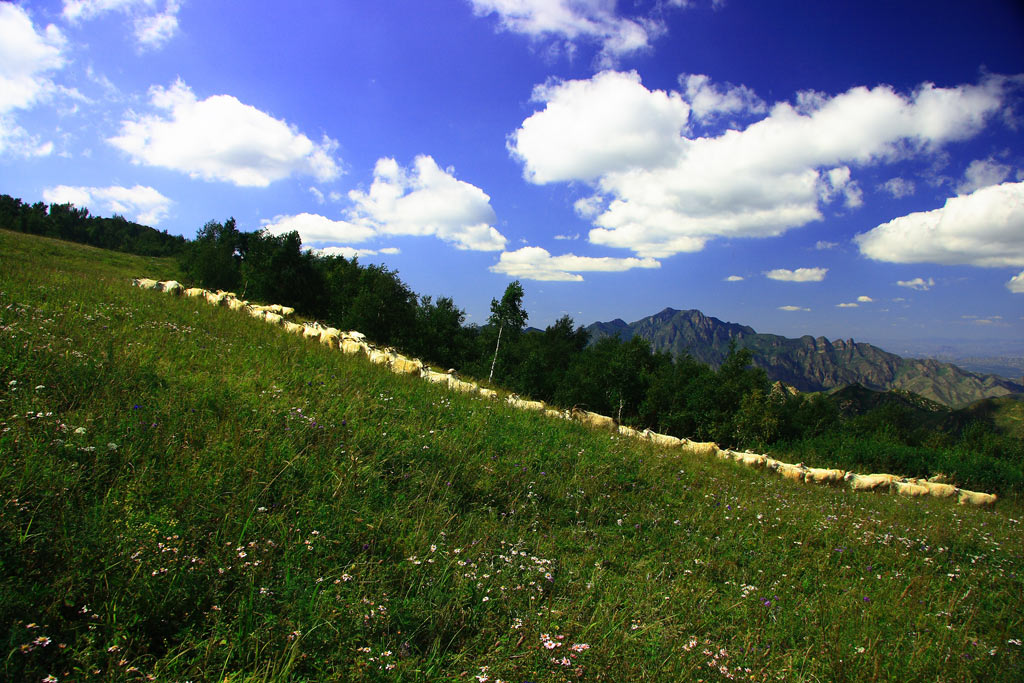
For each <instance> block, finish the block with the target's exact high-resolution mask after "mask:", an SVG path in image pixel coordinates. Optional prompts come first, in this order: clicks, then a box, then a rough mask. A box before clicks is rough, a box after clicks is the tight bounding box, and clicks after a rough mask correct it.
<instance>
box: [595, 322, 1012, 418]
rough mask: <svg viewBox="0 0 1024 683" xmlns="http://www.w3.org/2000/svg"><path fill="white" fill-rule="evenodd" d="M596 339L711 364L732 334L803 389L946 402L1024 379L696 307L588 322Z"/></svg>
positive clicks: (988, 394) (994, 392) (773, 371)
mask: <svg viewBox="0 0 1024 683" xmlns="http://www.w3.org/2000/svg"><path fill="white" fill-rule="evenodd" d="M585 329H586V330H587V331H588V332H589V333H590V341H591V343H594V342H596V341H598V340H600V339H602V338H604V337H610V336H616V335H617V336H619V337H620V338H621V339H622V340H623V341H625V340H628V339H630V338H632V337H634V336H639V337H642V338H644V339H646V340H648V341H649V342H650V343H651V346H652V348H653V349H654V350H656V351H665V352H669V353H671V354H672V355H675V356H678V355H683V354H689V355H690V356H691V357H693V358H694V359H696V360H699V361H702V362H704V363H707V364H708V365H711V366H713V367H718V366H719V365H721V363H722V361H723V360H724V359H725V357H726V355H727V354H728V352H729V346H730V344H731V343H732V341H733V340H735V342H736V345H737V347H738V348H746V349H749V350H750V352H751V354H752V356H753V362H754V364H755V365H756V366H758V367H761V368H764V370H765V371H766V372H767V373H768V377H769V378H770V379H771V380H772V381H782V382H785V383H786V384H789V385H791V386H794V387H796V388H797V389H799V390H800V391H827V390H829V389H834V388H837V387H842V386H846V385H850V384H861V385H863V386H864V387H866V388H869V389H873V390H877V391H887V390H890V389H901V390H905V391H911V392H914V393H916V394H919V395H921V396H924V397H925V398H928V399H931V400H933V401H938V402H939V403H942V404H944V405H948V406H951V407H962V406H965V405H968V404H970V403H972V402H974V401H977V400H981V399H983V398H992V397H997V396H1005V395H1009V394H1016V393H1022V392H1024V385H1022V384H1020V383H1017V382H1014V381H1011V380H1008V379H1006V378H1003V377H999V376H998V375H991V374H979V373H973V372H969V371H967V370H964V369H962V368H960V367H958V366H956V365H954V364H952V363H945V362H942V361H938V360H935V359H930V358H927V359H922V358H904V357H902V356H898V355H896V354H894V353H890V352H888V351H885V350H884V349H881V348H879V347H877V346H874V345H873V344H868V343H866V342H857V341H854V340H853V338H850V339H836V340H834V341H830V340H828V339H827V338H825V337H823V336H819V337H813V336H811V335H803V336H801V337H798V338H791V337H784V336H781V335H776V334H768V333H761V332H757V331H756V330H754V328H752V327H750V326H749V325H741V324H739V323H732V322H724V321H722V320H719V319H718V318H715V317H713V316H708V315H705V314H704V313H703V312H701V311H699V310H697V309H688V310H678V309H674V308H671V307H666V308H664V309H663V310H661V311H659V312H658V313H655V314H653V315H649V316H647V317H645V318H641V319H640V320H637V321H634V322H632V323H626V322H625V321H623V320H622V319H621V318H616V319H615V320H612V321H609V322H596V323H592V324H591V325H589V326H587V327H586V328H585Z"/></svg>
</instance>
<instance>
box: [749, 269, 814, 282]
mask: <svg viewBox="0 0 1024 683" xmlns="http://www.w3.org/2000/svg"><path fill="white" fill-rule="evenodd" d="M827 272H828V268H797V269H796V270H790V269H788V268H776V269H774V270H768V271H765V274H764V276H765V277H766V278H768V279H769V280H779V281H780V282H821V281H822V280H824V279H825V273H827Z"/></svg>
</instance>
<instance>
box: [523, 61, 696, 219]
mask: <svg viewBox="0 0 1024 683" xmlns="http://www.w3.org/2000/svg"><path fill="white" fill-rule="evenodd" d="M533 101H535V102H543V103H544V105H545V106H544V109H543V110H541V111H539V112H537V113H535V114H533V115H532V116H530V117H529V118H527V119H526V120H525V121H523V123H522V126H521V127H520V128H519V130H517V131H516V132H515V133H513V134H512V136H511V138H510V139H509V149H510V151H511V152H512V154H513V156H515V157H516V158H517V159H519V160H520V161H522V162H523V170H524V175H525V176H526V179H527V180H529V181H531V182H534V183H538V184H543V183H551V182H561V181H569V180H593V179H595V178H598V177H600V176H603V175H606V174H608V173H613V172H619V171H628V170H629V169H631V168H656V167H659V166H664V165H668V164H671V163H672V162H673V160H674V159H676V158H677V157H678V155H679V153H680V152H681V138H680V136H679V135H680V131H681V129H682V128H683V127H684V126H685V125H686V122H687V119H688V118H689V115H690V107H689V105H687V104H686V102H684V101H683V98H682V96H680V95H679V93H666V92H665V91H664V90H655V91H654V92H651V91H649V90H648V89H647V88H645V87H644V86H643V85H642V84H641V83H640V76H639V75H638V74H637V73H636V72H635V71H634V72H629V73H620V72H617V71H603V72H601V73H599V74H597V75H596V76H594V77H593V78H591V79H588V80H577V81H552V82H550V83H547V84H544V85H540V86H537V87H536V88H535V89H534V92H533ZM595 201H596V200H593V199H591V200H588V203H587V204H585V205H583V206H582V207H581V205H580V204H579V203H577V206H576V209H577V211H579V212H580V213H582V214H584V215H586V214H590V213H593V211H594V207H595V206H596V204H594V202H595Z"/></svg>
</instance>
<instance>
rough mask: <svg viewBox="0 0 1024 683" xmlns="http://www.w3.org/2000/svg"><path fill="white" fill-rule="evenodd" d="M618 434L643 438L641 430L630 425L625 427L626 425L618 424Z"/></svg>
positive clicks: (632, 437)
mask: <svg viewBox="0 0 1024 683" xmlns="http://www.w3.org/2000/svg"><path fill="white" fill-rule="evenodd" d="M619 434H621V435H622V436H628V437H629V438H631V439H643V438H645V437H644V433H643V432H641V431H639V430H636V429H633V428H632V427H627V426H626V425H619Z"/></svg>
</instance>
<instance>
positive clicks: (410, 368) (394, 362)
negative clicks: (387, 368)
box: [391, 353, 423, 375]
mask: <svg viewBox="0 0 1024 683" xmlns="http://www.w3.org/2000/svg"><path fill="white" fill-rule="evenodd" d="M422 369H423V361H421V360H420V359H419V358H406V357H405V356H403V355H402V354H400V353H396V354H395V355H394V357H393V358H392V359H391V371H392V372H394V373H397V374H399V375H418V374H420V370H422Z"/></svg>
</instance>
